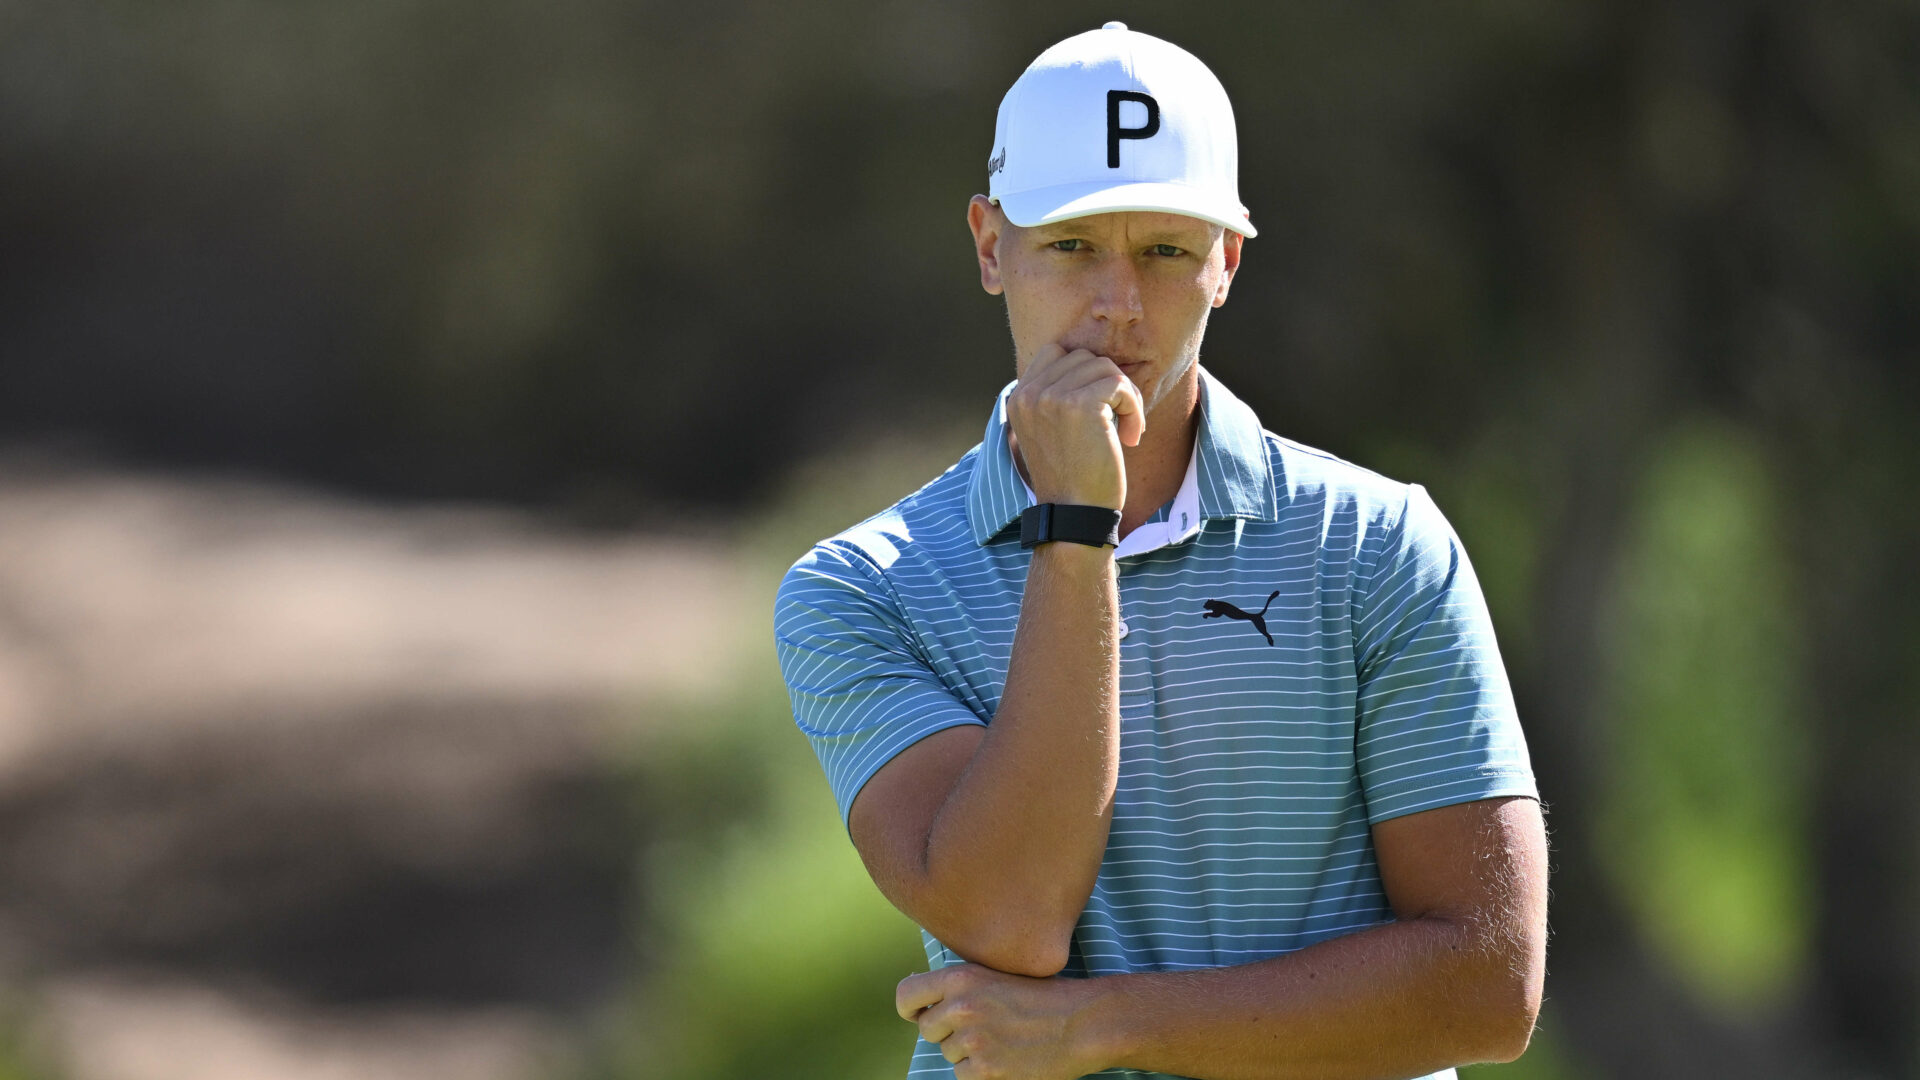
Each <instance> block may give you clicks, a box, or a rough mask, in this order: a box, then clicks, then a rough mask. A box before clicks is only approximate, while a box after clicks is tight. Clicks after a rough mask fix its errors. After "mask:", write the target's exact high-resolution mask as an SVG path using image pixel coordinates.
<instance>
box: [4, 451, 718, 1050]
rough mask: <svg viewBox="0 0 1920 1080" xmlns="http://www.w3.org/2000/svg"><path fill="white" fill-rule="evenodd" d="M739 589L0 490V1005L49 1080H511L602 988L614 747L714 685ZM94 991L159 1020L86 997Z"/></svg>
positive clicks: (629, 819)
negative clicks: (41, 1036)
mask: <svg viewBox="0 0 1920 1080" xmlns="http://www.w3.org/2000/svg"><path fill="white" fill-rule="evenodd" d="M737 580H738V575H737V574H736V573H735V572H733V568H732V566H731V564H730V562H729V560H728V556H727V555H726V553H724V552H719V551H714V550H706V549H702V548H700V547H697V546H695V545H692V544H689V543H679V544H670V543H664V542H659V541H651V540H639V539H632V538H624V537H607V536H584V535H581V534H578V533H571V532H566V531H562V530H558V529H554V528H550V527H547V526H544V525H542V524H540V523H539V522H538V521H536V520H535V519H533V518H530V517H528V516H526V515H523V514H515V513H511V512H505V511H496V510H487V509H476V508H435V509H423V508H418V507H395V506H379V505H375V504H371V503H364V502H352V501H347V500H342V499H338V498H332V497H327V496H321V495H316V494H312V493H305V492H300V491H296V490H291V489H288V488H283V487H268V486H262V485H256V484H248V483H240V482H234V481H226V480H180V479H164V478H155V477H140V476H132V475H122V474H115V473H110V472H104V471H98V470H95V471H77V470H73V469H51V468H47V467H37V466H31V465H28V464H26V463H23V462H20V461H12V462H9V461H6V460H4V459H0V880H4V881H5V882H6V883H7V885H6V887H5V888H4V889H3V890H0V979H5V980H7V981H9V982H17V983H19V984H22V985H27V986H30V987H41V988H46V991H45V992H46V996H45V998H44V1001H45V1003H46V1008H47V1009H48V1010H50V1011H49V1013H48V1015H49V1016H50V1017H51V1019H49V1020H48V1021H47V1024H48V1025H51V1026H50V1027H49V1028H48V1030H50V1031H52V1032H54V1034H53V1035H50V1036H48V1038H49V1039H50V1042H49V1044H48V1045H50V1046H52V1047H53V1048H54V1052H55V1053H56V1054H57V1057H58V1060H59V1063H60V1067H61V1068H63V1069H65V1070H67V1071H68V1072H70V1073H71V1074H72V1075H73V1076H74V1077H76V1078H78V1080H92V1078H99V1080H143V1078H146V1077H187V1076H192V1077H207V1078H213V1077H225V1076H242V1075H247V1076H273V1077H287V1078H301V1077H308V1076H312V1077H322V1076H326V1077H331V1076H336V1075H337V1076H356V1077H374V1076H396V1077H397V1076H403V1075H404V1076H410V1077H435V1076H441V1075H446V1076H454V1075H459V1076H463V1077H475V1076H521V1075H529V1074H528V1073H526V1072H525V1071H524V1070H523V1069H522V1065H523V1064H524V1063H525V1061H526V1060H530V1059H529V1058H528V1057H527V1055H528V1054H529V1053H531V1051H530V1050H528V1049H527V1048H528V1047H530V1046H532V1045H534V1044H535V1043H539V1042H541V1041H542V1040H545V1039H548V1038H549V1037H550V1036H551V1034H552V1033H551V1032H548V1033H547V1034H529V1032H533V1031H534V1029H535V1028H539V1027H540V1025H541V1024H545V1025H548V1026H550V1027H551V1026H553V1025H560V1027H555V1028H554V1030H560V1028H561V1027H564V1025H565V1023H566V1022H568V1021H570V1020H574V1019H580V1018H584V1017H586V1016H587V1015H589V1014H590V1013H591V1012H592V1010H593V1008H594V1007H595V1006H596V1005H598V1004H601V1003H604V1002H605V1001H607V1000H609V999H610V997H611V996H612V995H613V994H614V993H615V992H616V991H617V990H618V989H619V988H620V986H621V984H622V980H624V979H626V978H628V977H630V976H631V975H632V974H633V968H634V958H633V957H632V955H631V945H630V943H631V940H632V934H631V929H632V927H631V921H632V920H633V918H634V917H635V914H636V912H637V911H638V910H639V909H640V907H641V905H642V904H643V902H644V898H643V897H641V896H640V895H639V888H640V885H641V883H640V882H638V881H637V880H636V872H635V865H636V858H635V857H636V855H637V853H638V848H639V846H640V845H641V843H642V842H643V839H644V838H643V837H642V836H641V835H640V830H641V828H642V825H641V823H639V822H637V821H635V820H634V817H635V815H634V814H633V813H632V811H631V810H630V808H629V806H630V804H629V803H628V802H627V801H626V797H627V795H628V792H627V791H625V790H624V789H623V787H622V784H623V783H625V782H626V781H623V780H622V779H621V775H620V772H619V770H620V767H621V761H620V757H619V752H618V747H619V745H620V744H619V742H618V740H623V739H625V738H627V737H628V736H633V735H638V734H641V733H643V732H644V730H645V728H646V726H647V724H648V723H649V716H650V709H649V707H648V705H647V703H649V702H656V703H657V702H676V701H681V700H687V699H692V698H697V697H700V696H702V695H709V694H713V693H715V692H716V691H718V690H720V689H721V688H722V687H724V686H725V685H726V682H727V680H728V679H729V678H730V676H731V674H732V673H731V672H730V671H729V670H728V667H727V664H728V660H727V659H726V658H728V657H733V656H737V655H739V654H740V653H741V649H740V648H739V647H738V642H739V640H740V638H739V637H738V635H740V634H743V633H746V632H748V631H749V630H750V627H749V626H747V625H743V624H741V623H740V622H739V621H738V620H737V619H735V618H734V614H735V613H736V612H737V611H739V610H741V608H742V606H743V605H745V604H746V603H747V600H748V598H746V597H745V596H743V595H742V594H741V592H740V589H739V586H738V584H737ZM128 968H132V969H136V970H141V971H147V972H153V973H157V975H156V976H155V977H156V978H158V979H159V980H160V982H159V983H158V984H155V985H158V986H159V987H160V988H159V989H155V988H154V985H148V984H147V983H139V984H137V985H136V984H135V983H128V982H126V981H125V980H119V981H115V980H112V979H109V980H108V981H106V982H101V981H98V980H97V979H95V978H94V976H93V975H91V974H88V973H94V972H101V971H107V972H112V971H120V970H126V969H128ZM76 978H79V979H81V981H79V982H75V981H73V980H74V979H76ZM149 982H151V980H149ZM234 985H245V986H249V987H257V988H260V993H262V994H265V995H267V996H266V997H264V998H258V1000H256V999H255V998H248V999H247V1000H245V1001H242V1000H240V999H238V998H233V997H231V996H230V994H229V991H227V990H225V989H222V988H224V987H231V986H234ZM269 1000H270V1003H269V1004H261V1003H260V1002H261V1001H269ZM422 1009H425V1010H427V1012H428V1013H430V1014H431V1017H432V1018H430V1019H421V1015H422V1014H421V1013H420V1010H422ZM502 1009H505V1010H508V1011H509V1012H511V1013H513V1015H516V1016H524V1017H536V1018H543V1019H539V1020H538V1022H537V1023H536V1022H535V1021H532V1020H529V1021H527V1022H526V1024H522V1025H521V1028H514V1027H513V1025H512V1024H509V1025H507V1027H506V1028H504V1029H497V1025H495V1023H494V1021H493V1020H484V1019H482V1018H483V1017H491V1016H493V1015H494V1014H495V1013H496V1012H497V1011H498V1010H502ZM395 1010H398V1011H397V1012H396V1011H395ZM516 1010H517V1011H516ZM527 1024H532V1025H533V1026H532V1027H528V1026H527ZM482 1028H484V1029H486V1030H487V1031H490V1032H494V1034H491V1035H488V1036H487V1037H486V1038H483V1039H478V1040H477V1041H476V1040H475V1039H470V1038H469V1037H468V1035H467V1034H463V1033H465V1032H468V1031H469V1029H473V1030H480V1029H482ZM496 1029H497V1030H496ZM540 1030H542V1031H545V1030H546V1029H545V1028H541V1029H540ZM516 1031H517V1032H518V1033H517V1034H516V1033H515V1032H516ZM62 1032H66V1033H68V1034H64V1035H63V1034H60V1033H62ZM76 1032H85V1033H89V1034H88V1035H87V1036H86V1037H81V1036H80V1035H77V1034H73V1033H76ZM95 1033H97V1034H98V1035H99V1037H98V1038H95V1037H94V1034H95ZM555 1037H557V1036H555ZM176 1046H178V1047H197V1048H204V1049H207V1050H208V1052H209V1053H211V1052H212V1050H213V1049H217V1050H218V1054H217V1055H216V1056H220V1057H221V1060H224V1061H226V1062H227V1064H218V1063H216V1062H215V1061H214V1060H213V1059H212V1058H208V1059H207V1064H206V1066H205V1068H204V1069H197V1068H196V1066H194V1065H193V1064H192V1062H193V1061H194V1060H195V1056H194V1055H193V1054H187V1055H184V1056H183V1055H182V1054H180V1053H176V1052H174V1050H172V1049H170V1048H171V1047H176ZM196 1052H197V1051H196ZM474 1055H478V1056H477V1057H475V1056H474ZM282 1061H285V1062H299V1063H301V1064H299V1065H298V1067H295V1066H294V1065H292V1064H288V1065H286V1066H285V1067H283V1066H282V1065H281V1064H275V1063H276V1062H282ZM516 1070H518V1071H516Z"/></svg>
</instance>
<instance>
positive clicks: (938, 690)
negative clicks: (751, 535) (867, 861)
mask: <svg viewBox="0 0 1920 1080" xmlns="http://www.w3.org/2000/svg"><path fill="white" fill-rule="evenodd" d="M773 633H774V643H775V647H776V649H777V651H778V653H779V656H780V671H781V674H782V675H783V676H784V677H785V679H786V683H787V694H788V696H789V697H791V698H792V700H793V719H794V722H795V723H797V724H798V725H799V726H800V730H801V732H802V733H803V734H805V735H806V737H807V740H808V741H809V742H810V743H812V745H813V752H814V754H815V755H816V756H818V757H819V759H820V767H821V768H822V769H824V770H825V771H826V774H827V784H828V786H830V787H831V788H832V789H833V797H834V800H835V801H836V802H837V803H838V804H839V806H840V820H841V822H842V823H846V822H847V820H848V817H849V815H850V814H851V813H852V810H853V799H854V796H856V795H858V794H859V793H860V789H861V788H862V787H864V786H865V785H866V782H867V781H868V780H870V779H872V778H873V774H874V773H876V772H879V771H880V767H881V766H882V765H885V764H886V763H887V762H888V761H891V760H892V759H893V757H894V755H896V754H898V753H900V751H902V750H905V749H906V748H907V747H909V746H912V745H913V744H914V743H916V742H919V741H920V740H921V739H924V738H926V737H927V736H929V735H931V734H933V733H934V732H936V731H941V730H944V729H946V728H950V727H956V726H958V725H961V724H982V725H984V724H985V722H986V721H985V720H983V719H982V718H981V717H980V716H978V715H976V714H975V713H974V712H973V710H971V709H969V708H968V707H967V706H966V704H965V703H963V702H962V701H961V700H960V699H959V698H958V697H956V696H955V695H954V694H953V692H952V691H950V690H948V689H947V687H946V685H945V684H944V683H942V682H941V681H940V678H939V676H937V675H935V674H934V672H933V669H932V668H930V667H929V666H928V665H927V663H926V661H925V660H923V659H922V658H921V655H920V653H919V650H918V649H917V648H916V647H915V646H914V644H913V642H914V636H913V633H912V631H911V629H910V628H909V627H908V626H907V623H906V620H905V618H904V617H903V616H902V614H901V611H900V608H899V605H898V604H897V603H896V602H895V600H894V597H893V594H892V593H891V591H890V590H889V589H888V588H887V584H886V582H885V580H884V579H882V578H881V577H880V573H879V571H878V569H876V568H875V567H873V566H872V565H871V564H870V563H868V562H867V561H866V560H865V559H864V558H862V557H861V556H860V555H859V554H858V553H857V552H853V551H848V550H845V549H843V548H841V547H840V546H838V545H835V544H832V543H827V544H821V545H817V546H815V547H814V549H813V550H812V551H810V552H808V553H807V555H806V556H805V557H803V558H802V559H801V560H800V561H799V562H797V563H795V564H794V565H793V567H792V568H791V569H789V570H788V571H787V573H786V576H785V577H784V578H782V579H781V582H780V589H779V592H778V593H777V594H776V597H775V600H774V613H773Z"/></svg>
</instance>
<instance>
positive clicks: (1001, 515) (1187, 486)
mask: <svg viewBox="0 0 1920 1080" xmlns="http://www.w3.org/2000/svg"><path fill="white" fill-rule="evenodd" d="M1017 385H1019V380H1017V379H1016V380H1015V381H1014V382H1010V383H1008V384H1007V385H1006V386H1004V387H1002V388H1001V390H1000V395H999V397H998V398H997V399H996V400H995V401H994V406H993V411H992V412H991V413H989V414H988V416H987V432H986V436H985V437H984V438H983V439H982V440H981V442H980V453H979V456H978V458H977V459H976V460H975V461H974V466H973V477H972V478H971V479H970V480H969V481H968V486H967V524H968V525H969V527H971V529H972V531H973V539H974V541H975V542H976V543H980V544H985V543H987V542H988V541H990V540H992V539H993V538H994V537H996V536H998V535H1000V533H1001V532H1003V531H1004V530H1006V529H1007V527H1008V526H1010V525H1012V524H1014V522H1015V521H1016V520H1017V519H1018V518H1019V516H1020V511H1022V510H1025V509H1026V508H1027V507H1029V506H1032V505H1033V504H1034V496H1033V492H1032V491H1031V490H1029V489H1028V487H1027V485H1026V481H1024V480H1023V479H1021V477H1020V470H1019V468H1018V467H1017V466H1015V465H1014V463H1013V450H1012V448H1011V447H1009V446H1008V445H1007V395H1008V394H1010V393H1012V392H1013V389H1014V387H1015V386H1017ZM1196 502H1197V505H1198V512H1199V516H1200V519H1201V520H1200V521H1196V522H1193V523H1191V525H1189V526H1188V527H1186V528H1185V529H1181V528H1180V526H1179V525H1178V522H1179V518H1180V511H1181V510H1182V509H1186V508H1188V507H1191V506H1192V505H1194V503H1196ZM1183 504H1184V505H1183ZM1279 516H1280V511H1279V503H1278V500H1277V499H1276V498H1275V496H1274V491H1273V470H1272V466H1271V464H1270V462H1269V461H1268V459H1267V442H1266V436H1265V434H1264V433H1263V432H1262V430H1261V428H1260V420H1259V418H1258V417H1256V416H1255V415H1254V414H1253V410H1252V409H1251V408H1249V407H1248V406H1247V405H1246V403H1245V402H1243V401H1241V400H1240V399H1239V398H1237V397H1234V396H1233V394H1232V393H1230V392H1228V390H1227V388H1226V387H1224V386H1222V385H1220V381H1219V380H1218V379H1215V378H1214V377H1213V375H1212V373H1211V372H1209V371H1207V369H1206V368H1205V367H1204V366H1203V367H1201V368H1200V437H1199V438H1198V439H1196V440H1194V453H1193V458H1192V459H1191V460H1190V461H1188V462H1187V477H1186V480H1185V481H1184V482H1183V483H1182V484H1181V485H1180V493H1179V494H1178V495H1176V496H1174V506H1173V512H1172V513H1171V514H1169V515H1168V520H1167V521H1166V522H1163V523H1161V522H1156V523H1150V524H1148V525H1142V526H1140V527H1139V528H1138V529H1135V530H1134V531H1133V532H1131V533H1128V534H1127V537H1126V541H1123V542H1122V543H1121V546H1120V548H1119V549H1118V551H1117V552H1116V557H1121V556H1125V555H1131V554H1139V553H1140V552H1141V551H1149V550H1152V548H1154V547H1159V546H1161V545H1162V544H1167V543H1178V542H1180V541H1181V540H1185V539H1186V538H1187V537H1188V536H1191V535H1192V534H1193V533H1194V532H1195V531H1197V530H1198V529H1199V527H1200V524H1201V523H1202V522H1204V521H1208V520H1212V519H1214V518H1244V519H1246V520H1249V521H1269V522H1270V521H1277V520H1279ZM1156 526H1160V528H1159V529H1157V530H1156V531H1155V532H1153V533H1150V534H1147V535H1146V536H1143V537H1142V540H1141V541H1140V542H1139V543H1146V542H1147V541H1149V540H1150V539H1151V540H1154V541H1157V542H1155V543H1152V544H1151V546H1143V547H1138V548H1137V549H1136V550H1129V548H1132V547H1134V546H1135V545H1134V544H1132V543H1128V541H1133V538H1134V537H1135V536H1136V535H1140V534H1143V533H1146V532H1147V530H1149V529H1155V527H1156Z"/></svg>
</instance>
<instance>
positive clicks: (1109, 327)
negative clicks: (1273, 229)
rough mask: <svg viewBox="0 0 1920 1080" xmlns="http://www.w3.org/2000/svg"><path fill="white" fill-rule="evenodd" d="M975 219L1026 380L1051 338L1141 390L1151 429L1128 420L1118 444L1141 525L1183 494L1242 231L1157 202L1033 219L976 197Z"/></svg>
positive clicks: (986, 280) (1132, 521) (1026, 467)
mask: <svg viewBox="0 0 1920 1080" xmlns="http://www.w3.org/2000/svg"><path fill="white" fill-rule="evenodd" d="M967 224H968V225H969V227H970V228H971V229H972V231H973V238H974V248H975V254H976V256H977V257H978V259H979V263H980V285H981V287H982V288H983V289H985V290H986V291H987V292H989V293H992V294H994V295H1000V296H1004V297H1005V298H1006V307H1007V322H1008V326H1009V329H1010V330H1011V331H1012V335H1013V346H1014V364H1015V374H1016V376H1017V377H1018V378H1020V379H1021V380H1023V381H1025V380H1026V379H1027V378H1028V376H1029V374H1030V373H1031V372H1032V371H1033V370H1034V368H1035V363H1036V358H1041V359H1047V358H1048V357H1047V354H1045V353H1043V350H1044V349H1045V348H1046V347H1047V346H1049V345H1053V346H1057V347H1058V348H1059V349H1061V350H1064V351H1066V352H1068V353H1072V352H1074V351H1075V350H1082V349H1084V350H1086V351H1088V352H1089V353H1091V354H1093V358H1105V359H1106V360H1107V361H1110V362H1111V363H1112V364H1113V365H1114V367H1116V368H1117V369H1118V371H1119V372H1120V373H1121V374H1122V375H1124V376H1125V377H1126V378H1127V380H1129V381H1131V383H1132V384H1133V385H1134V387H1136V388H1137V396H1138V398H1139V399H1140V401H1141V402H1142V403H1143V406H1144V417H1143V419H1144V421H1145V423H1144V430H1143V431H1141V432H1140V433H1139V437H1138V443H1137V445H1133V444H1131V442H1130V441H1129V440H1128V439H1127V438H1125V436H1128V435H1131V434H1132V432H1131V431H1130V430H1128V425H1127V424H1125V423H1122V425H1121V427H1120V430H1119V434H1120V435H1121V436H1122V438H1121V439H1120V440H1119V443H1118V450H1119V452H1120V456H1121V458H1122V460H1123V462H1124V470H1123V478H1122V479H1123V484H1124V490H1125V495H1126V498H1125V506H1124V507H1123V508H1122V510H1123V514H1122V525H1121V531H1122V535H1124V534H1125V533H1127V532H1130V531H1132V528H1133V526H1135V525H1137V524H1139V523H1140V522H1142V521H1144V520H1146V519H1147V518H1148V517H1149V516H1151V515H1152V513H1153V512H1154V510H1156V509H1157V508H1158V507H1160V506H1161V505H1162V504H1163V503H1165V502H1166V501H1167V500H1168V499H1171V498H1172V497H1173V495H1174V492H1175V491H1177V490H1178V489H1179V486H1180V481H1181V479H1182V478H1183V477H1184V476H1185V474H1186V466H1187V461H1188V459H1189V457H1190V456H1191V453H1192V450H1193V438H1194V432H1195V429H1196V424H1197V420H1198V414H1197V409H1198V405H1199V392H1200V391H1199V369H1198V368H1197V366H1196V363H1197V361H1198V360H1199V356H1200V342H1201V339H1202V338H1203V337H1204V336H1205V334H1206V330H1207V317H1208V315H1210V314H1211V313H1212V311H1213V309H1214V308H1217V307H1219V306H1221V305H1222V304H1225V303H1226V302H1227V292H1228V289H1229V288H1230V286H1231V285H1232V284H1233V277H1234V274H1235V272H1236V271H1237V270H1238V269H1239V267H1240V254H1241V247H1242V244H1243V243H1244V238H1243V237H1242V236H1240V234H1238V233H1235V232H1232V231H1230V230H1227V229H1224V228H1222V227H1220V226H1219V225H1215V224H1213V223H1211V222H1207V221H1202V220H1201V219H1199V218H1194V217H1187V216H1185V215H1182V214H1169V213H1160V212H1147V211H1123V212H1118V213H1110V214H1094V215H1090V216H1088V217H1082V218H1073V219H1071V220H1068V221H1061V222H1055V223H1052V224H1048V225H1040V226H1035V227H1033V228H1025V227H1022V226H1019V225H1015V224H1013V223H1012V222H1011V221H1009V220H1007V216H1006V213H1005V212H1004V211H1003V210H1002V209H1001V208H1000V207H999V206H998V205H996V204H994V203H992V202H989V201H988V200H987V198H986V196H984V195H975V196H974V197H973V199H972V201H971V202H970V203H969V204H968V206H967ZM1093 358H1083V359H1087V360H1089V361H1090V360H1091V359H1093ZM1122 420H1123V421H1124V417H1123V418H1122ZM1020 429H1021V425H1020V424H1019V423H1018V422H1016V423H1015V424H1014V431H1015V439H1014V448H1015V460H1016V461H1017V462H1018V463H1019V464H1020V467H1021V471H1022V474H1023V475H1025V476H1026V478H1027V480H1028V482H1029V484H1033V483H1034V479H1035V477H1034V475H1033V466H1034V463H1033V462H1032V461H1030V460H1028V456H1027V455H1026V454H1024V453H1023V452H1021V450H1020V446H1019V431H1020ZM1062 456H1067V455H1062ZM1035 490H1036V493H1038V492H1039V486H1038V485H1035Z"/></svg>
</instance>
